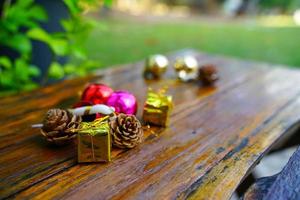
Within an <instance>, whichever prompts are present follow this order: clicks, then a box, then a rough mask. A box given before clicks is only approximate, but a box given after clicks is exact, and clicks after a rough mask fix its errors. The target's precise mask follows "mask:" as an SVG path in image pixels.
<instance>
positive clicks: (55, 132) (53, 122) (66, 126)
mask: <svg viewBox="0 0 300 200" xmlns="http://www.w3.org/2000/svg"><path fill="white" fill-rule="evenodd" d="M80 122H81V117H79V116H75V115H73V114H72V113H71V112H69V111H67V110H62V109H50V110H48V112H47V114H46V117H45V119H44V121H43V128H42V129H41V133H42V134H43V135H44V136H45V137H46V138H47V140H48V141H50V142H54V143H55V144H64V143H65V142H67V141H68V140H70V139H72V138H74V137H75V136H76V133H75V132H74V131H71V130H72V129H76V128H77V127H78V126H79V123H80Z"/></svg>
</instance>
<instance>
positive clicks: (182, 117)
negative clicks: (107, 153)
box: [17, 70, 300, 199]
mask: <svg viewBox="0 0 300 200" xmlns="http://www.w3.org/2000/svg"><path fill="white" fill-rule="evenodd" d="M287 77H289V80H291V81H290V82H289V83H287V84H282V83H283V82H284V81H283V80H285V79H286V78H287ZM297 81H298V79H297V76H295V74H294V76H291V75H290V74H289V73H286V74H285V70H274V71H271V72H270V73H265V74H262V75H261V76H260V77H258V78H257V79H256V80H255V81H251V82H247V83H246V84H245V85H241V86H239V87H237V88H233V89H232V90H230V91H229V92H228V93H226V95H213V96H211V97H208V98H207V99H206V100H207V101H201V100H199V99H195V100H194V101H192V102H190V105H193V106H191V108H186V107H185V108H184V109H185V110H184V111H181V112H178V113H176V115H175V116H173V117H172V122H173V123H172V126H171V127H170V129H167V130H165V131H163V133H162V134H161V135H160V137H156V138H154V139H151V140H147V141H146V142H145V144H144V145H143V146H142V147H141V148H137V149H134V150H131V151H128V152H126V153H124V154H122V156H119V157H117V158H115V159H114V161H113V162H112V163H110V164H107V165H76V166H74V167H72V168H69V169H67V170H66V171H64V172H62V173H60V174H57V175H55V176H53V177H50V178H49V179H47V180H46V181H42V182H40V183H38V184H36V185H35V186H34V187H31V188H29V189H27V190H25V191H23V192H21V193H19V194H18V196H17V197H19V198H24V197H25V198H33V197H35V198H70V199H73V198H76V197H77V198H78V197H83V196H84V197H85V198H97V197H98V196H100V195H101V197H103V198H104V199H111V198H114V199H120V198H123V197H128V198H129V197H130V198H137V199H142V198H143V197H145V196H146V197H149V198H151V199H156V198H168V199H169V198H176V197H179V198H181V197H184V196H182V195H185V194H190V193H189V192H188V191H190V188H193V187H195V183H197V180H199V179H198V178H199V177H202V176H203V177H208V178H207V179H205V178H204V180H212V178H213V179H217V180H223V179H222V178H220V179H218V177H219V176H220V177H222V175H223V174H222V173H221V171H222V170H223V169H224V168H226V167H225V166H227V165H225V164H228V168H229V169H231V168H234V167H235V166H236V168H237V169H239V170H240V171H235V174H234V176H233V174H230V175H231V176H230V177H231V179H230V181H229V183H228V184H225V183H224V185H222V184H217V185H213V186H214V187H207V186H206V185H205V183H203V184H201V187H200V188H201V189H203V188H204V189H203V190H204V192H203V193H202V192H200V194H206V195H207V194H210V195H214V193H215V192H216V191H220V194H222V195H223V196H219V199H220V198H221V197H223V198H224V197H225V198H226V197H228V196H226V195H227V194H231V192H232V191H233V190H234V188H235V187H236V186H237V184H238V183H239V180H240V179H242V177H243V176H244V173H246V171H247V170H248V168H249V165H248V164H247V163H248V160H247V158H248V157H247V155H248V156H249V157H251V159H254V160H255V159H258V157H256V156H257V155H256V154H253V153H255V151H258V152H261V151H260V150H262V149H261V146H260V145H261V144H260V143H258V145H257V146H255V148H254V149H252V151H250V152H249V154H247V151H246V149H247V148H242V147H244V146H245V147H249V148H250V146H251V145H253V143H255V141H257V140H258V141H263V142H264V143H263V144H266V145H268V146H269V144H270V143H269V142H268V141H272V139H273V138H272V136H273V137H275V136H279V135H280V134H282V132H281V131H282V129H276V130H277V131H274V133H273V134H271V135H269V137H267V139H266V140H264V137H265V136H266V135H268V134H267V133H266V132H265V130H264V129H262V127H264V126H265V124H268V121H270V119H272V118H274V116H277V114H278V112H279V113H281V112H282V109H283V108H285V107H286V106H287V105H288V104H289V103H290V101H292V100H291V99H290V98H291V97H293V98H295V97H296V96H297V95H298V94H299V91H300V88H299V86H298V87H292V86H293V84H294V83H298V82H297ZM262 85H271V86H272V87H271V88H269V87H267V88H268V91H266V90H267V88H266V89H265V90H257V88H258V86H262ZM298 85H299V84H298ZM289 88H291V89H289ZM278 92H279V93H281V96H278V95H277V93H278ZM275 97H276V98H275ZM270 99H272V104H270V101H269V100H270ZM245 102H249V104H248V105H247V106H245ZM232 108H235V109H234V110H232ZM294 108H295V107H293V109H292V110H294ZM284 110H285V109H284ZM288 113H291V112H288ZM187 116H188V118H187ZM187 119H188V120H187ZM283 119H285V118H279V120H283ZM199 120H200V122H199ZM180 122H181V123H180ZM197 122H198V123H200V124H201V126H200V125H199V124H197ZM270 122H273V120H271V121H270ZM275 124H276V125H277V124H278V123H275ZM257 127H260V128H257ZM259 130H263V132H262V133H261V132H259ZM176 133H180V134H176ZM263 133H265V135H264V134H263ZM279 133H280V134H279ZM245 136H247V137H245ZM216 138H218V139H217V140H216ZM262 147H263V146H262ZM237 155H242V156H240V157H239V158H243V159H241V161H239V162H240V163H238V164H240V165H241V166H239V165H233V166H231V165H229V163H227V162H229V161H230V160H232V159H233V160H238V159H235V158H236V156H237ZM244 157H245V158H244ZM244 159H245V160H244ZM223 162H224V164H223ZM236 162H238V161H236ZM242 164H243V165H242ZM211 169H212V170H211ZM218 169H222V170H221V171H218ZM245 170H246V171H245ZM213 171H217V172H219V173H216V174H211V172H213ZM225 171H226V170H225ZM228 171H229V170H228ZM228 171H227V173H228ZM233 171H234V170H233ZM237 172H240V174H239V173H237ZM227 173H224V174H225V175H226V174H227ZM210 175H211V176H210ZM66 177H68V178H66ZM187 177H188V178H187ZM226 177H227V176H226ZM226 177H225V178H226ZM232 177H234V180H232ZM235 180H236V181H235ZM216 182H217V181H214V182H213V183H216ZM101 183H106V184H105V185H102V184H101ZM222 183H223V182H222ZM100 185H101V187H99V186H100ZM215 186H218V187H215ZM224 186H225V187H224ZM226 186H227V187H226ZM220 187H222V190H221V189H220ZM95 188H97V189H95ZM205 188H209V189H211V191H210V190H207V189H205ZM214 188H215V189H214ZM57 191H59V192H57ZM216 197H218V196H216Z"/></svg>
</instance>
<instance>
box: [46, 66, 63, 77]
mask: <svg viewBox="0 0 300 200" xmlns="http://www.w3.org/2000/svg"><path fill="white" fill-rule="evenodd" d="M64 75H65V73H64V69H63V67H62V66H61V65H60V64H59V63H57V62H53V63H52V64H51V65H50V68H49V77H50V78H54V79H60V78H63V77H64Z"/></svg>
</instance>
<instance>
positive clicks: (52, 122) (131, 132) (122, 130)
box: [41, 109, 143, 148]
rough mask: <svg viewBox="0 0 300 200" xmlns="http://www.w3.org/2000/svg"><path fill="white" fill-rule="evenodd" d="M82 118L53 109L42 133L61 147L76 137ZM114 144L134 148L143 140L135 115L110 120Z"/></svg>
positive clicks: (47, 116)
mask: <svg viewBox="0 0 300 200" xmlns="http://www.w3.org/2000/svg"><path fill="white" fill-rule="evenodd" d="M81 121H82V119H81V117H79V116H75V115H73V114H72V113H71V112H69V111H67V110H62V109H51V110H49V111H48V112H47V114H46V117H45V119H44V121H43V128H42V129H41V133H42V134H43V135H44V136H45V137H46V139H47V140H48V141H50V142H53V143H55V144H58V145H61V144H64V143H66V142H67V141H69V140H70V139H72V138H74V137H75V136H76V129H78V128H79V125H80V122H81ZM109 125H110V134H111V138H112V144H113V145H114V146H116V147H119V148H133V147H135V146H136V145H138V144H139V143H141V142H142V140H143V130H142V126H141V123H140V122H139V120H138V119H137V118H136V117H135V116H134V115H125V114H118V115H113V116H111V117H110V118H109Z"/></svg>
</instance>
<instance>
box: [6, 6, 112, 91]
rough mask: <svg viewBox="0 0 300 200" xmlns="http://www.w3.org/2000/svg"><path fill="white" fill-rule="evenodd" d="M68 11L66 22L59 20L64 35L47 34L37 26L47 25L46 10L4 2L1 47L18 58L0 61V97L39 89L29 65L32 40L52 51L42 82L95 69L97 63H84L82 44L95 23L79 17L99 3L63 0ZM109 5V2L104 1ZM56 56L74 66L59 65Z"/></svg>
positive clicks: (37, 70)
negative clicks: (69, 59)
mask: <svg viewBox="0 0 300 200" xmlns="http://www.w3.org/2000/svg"><path fill="white" fill-rule="evenodd" d="M63 2H64V3H65V5H66V6H67V8H68V11H69V18H66V19H61V25H62V27H63V29H64V31H63V32H58V33H51V34H50V33H48V32H46V31H45V30H44V29H42V28H41V26H40V22H45V21H47V13H46V12H45V10H44V9H43V8H42V7H41V6H39V5H37V4H35V2H34V0H16V1H15V2H14V3H12V1H11V0H5V1H4V5H3V10H2V16H1V19H0V30H1V31H0V46H2V47H6V48H8V49H10V50H12V51H14V52H16V53H17V55H18V56H17V58H16V59H13V58H11V57H9V56H1V57H0V93H1V94H2V95H3V94H7V93H14V92H16V91H22V90H31V89H33V88H36V87H37V86H38V84H37V83H35V82H34V81H32V78H33V77H36V76H38V75H39V74H40V70H39V68H38V67H37V66H33V65H32V64H31V56H32V55H31V54H32V44H31V41H32V40H38V41H41V42H43V43H45V44H47V45H48V46H49V47H50V49H51V51H52V58H53V59H52V64H51V65H50V66H49V70H48V73H47V75H46V77H45V79H44V82H47V80H48V79H49V78H54V79H59V78H63V77H64V76H66V75H84V74H86V73H87V72H88V71H89V70H91V69H93V68H95V67H96V66H98V63H97V62H94V61H92V60H89V59H87V54H86V50H85V48H84V43H85V41H86V39H87V38H88V35H89V33H90V31H91V30H92V28H93V27H94V26H95V24H96V22H95V21H94V20H92V19H89V18H86V17H84V16H83V15H82V13H83V12H84V11H85V10H86V9H90V8H92V7H97V6H99V5H101V4H103V1H99V0H63ZM105 2H106V4H110V2H111V0H106V1H105ZM58 56H69V57H72V58H73V59H75V60H76V65H74V64H72V63H70V62H69V63H67V64H65V65H61V64H59V62H58V60H57V58H58Z"/></svg>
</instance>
